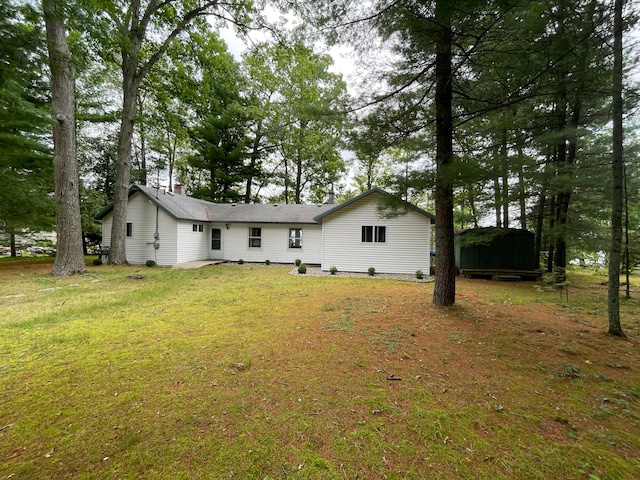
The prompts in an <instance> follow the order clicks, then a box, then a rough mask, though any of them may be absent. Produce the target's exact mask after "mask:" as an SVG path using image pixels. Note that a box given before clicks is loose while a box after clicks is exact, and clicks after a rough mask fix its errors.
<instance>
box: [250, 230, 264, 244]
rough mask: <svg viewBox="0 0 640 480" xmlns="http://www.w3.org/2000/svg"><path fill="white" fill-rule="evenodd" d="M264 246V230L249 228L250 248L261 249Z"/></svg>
mask: <svg viewBox="0 0 640 480" xmlns="http://www.w3.org/2000/svg"><path fill="white" fill-rule="evenodd" d="M261 246H262V228H260V227H251V228H249V247H251V248H260V247H261Z"/></svg>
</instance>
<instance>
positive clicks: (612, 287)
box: [608, 0, 625, 337]
mask: <svg viewBox="0 0 640 480" xmlns="http://www.w3.org/2000/svg"><path fill="white" fill-rule="evenodd" d="M622 2H623V0H615V3H614V23H613V155H612V162H611V164H612V172H611V173H612V174H611V185H612V195H611V248H610V249H609V282H608V311H609V333H610V334H611V335H616V336H618V337H624V336H625V335H624V332H623V331H622V326H621V324H620V257H621V245H622V186H623V185H622V184H623V169H624V163H623V146H622V139H623V131H622Z"/></svg>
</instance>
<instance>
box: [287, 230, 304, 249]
mask: <svg viewBox="0 0 640 480" xmlns="http://www.w3.org/2000/svg"><path fill="white" fill-rule="evenodd" d="M289 248H302V229H301V228H290V229H289Z"/></svg>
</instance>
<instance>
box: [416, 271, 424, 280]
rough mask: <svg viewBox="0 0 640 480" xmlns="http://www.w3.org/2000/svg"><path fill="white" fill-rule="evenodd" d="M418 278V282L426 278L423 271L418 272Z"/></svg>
mask: <svg viewBox="0 0 640 480" xmlns="http://www.w3.org/2000/svg"><path fill="white" fill-rule="evenodd" d="M416 278H417V279H418V280H422V279H423V278H424V273H422V270H416Z"/></svg>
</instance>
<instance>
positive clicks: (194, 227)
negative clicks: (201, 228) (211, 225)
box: [191, 223, 198, 232]
mask: <svg viewBox="0 0 640 480" xmlns="http://www.w3.org/2000/svg"><path fill="white" fill-rule="evenodd" d="M191 228H192V229H193V231H194V232H197V231H198V224H197V223H194V224H193V225H192V226H191Z"/></svg>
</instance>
